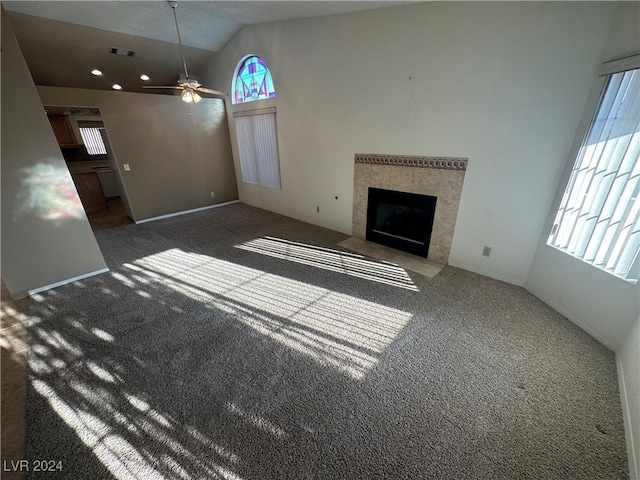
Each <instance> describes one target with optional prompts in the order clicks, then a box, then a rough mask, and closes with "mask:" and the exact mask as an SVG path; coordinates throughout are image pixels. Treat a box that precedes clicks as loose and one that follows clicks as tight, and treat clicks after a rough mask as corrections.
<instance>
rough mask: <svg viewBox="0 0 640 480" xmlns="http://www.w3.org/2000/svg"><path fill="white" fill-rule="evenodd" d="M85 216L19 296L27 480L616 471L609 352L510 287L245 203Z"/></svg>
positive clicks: (608, 474) (617, 439)
mask: <svg viewBox="0 0 640 480" xmlns="http://www.w3.org/2000/svg"><path fill="white" fill-rule="evenodd" d="M96 235H97V238H98V241H99V243H100V246H101V249H102V251H103V253H104V256H105V259H106V260H107V263H108V265H109V267H110V269H111V272H109V273H106V274H103V275H100V276H97V277H93V278H90V279H87V280H83V281H81V282H77V283H75V284H70V285H66V286H64V287H60V288H57V289H55V290H52V291H49V292H46V293H44V294H41V295H39V296H36V297H35V298H34V301H32V308H31V323H30V326H29V336H30V338H29V365H30V375H31V377H30V383H31V386H30V391H29V399H28V417H27V425H28V429H27V456H28V458H29V459H30V460H31V462H32V463H31V467H32V469H31V470H32V471H30V472H29V478H47V479H53V478H65V479H107V478H118V479H139V480H143V479H144V480H147V479H155V478H172V479H173V478H175V479H215V478H219V479H225V480H265V479H292V480H293V479H296V480H301V479H345V480H352V479H403V480H406V479H456V480H457V479H536V480H540V479H554V480H559V479H576V480H585V479H624V478H628V470H627V456H626V453H625V444H624V431H623V426H622V414H621V408H620V400H619V393H618V383H617V377H616V366H615V360H614V354H613V353H612V352H611V351H609V350H607V349H606V348H605V347H603V346H602V345H601V344H599V343H598V342H597V341H595V340H594V339H592V338H591V337H589V336H588V335H587V334H586V333H584V332H583V331H582V330H580V329H579V328H577V327H576V326H574V325H573V324H571V323H570V322H569V321H567V320H566V319H565V318H563V317H562V316H561V315H559V314H558V313H556V312H554V311H553V310H551V309H549V308H548V307H547V306H546V305H544V304H543V303H542V302H540V301H539V300H537V299H536V298H535V297H533V296H532V295H530V294H529V293H527V292H526V291H525V290H523V289H522V288H519V287H515V286H512V285H509V284H505V283H503V282H499V281H496V280H492V279H489V278H486V277H483V276H480V275H476V274H472V273H469V272H466V271H464V270H460V269H456V268H452V267H445V268H444V270H443V271H442V272H441V273H440V274H439V275H437V276H436V277H434V278H426V277H423V276H421V275H419V274H416V273H413V272H406V271H404V270H402V269H401V268H398V267H395V266H393V265H391V264H385V263H383V262H379V261H376V260H372V259H367V258H365V257H362V256H360V255H358V254H354V253H349V252H347V251H346V250H343V249H341V248H340V247H337V244H338V243H339V242H340V241H342V240H344V239H345V238H347V236H346V235H342V234H340V233H336V232H332V231H329V230H326V229H322V228H319V227H315V226H312V225H308V224H304V223H301V222H298V221H295V220H292V219H288V218H285V217H282V216H279V215H276V214H273V213H269V212H265V211H262V210H259V209H256V208H252V207H249V206H246V205H242V204H234V205H229V206H225V207H221V208H217V209H213V210H209V211H206V212H201V213H197V214H193V215H189V216H182V217H174V218H171V219H167V220H162V221H156V222H150V223H146V224H142V225H128V226H124V227H119V228H116V229H111V230H105V231H100V232H97V233H96ZM42 459H48V460H52V461H53V462H49V463H46V464H44V466H45V469H48V470H53V471H49V472H34V471H33V466H34V465H35V463H34V462H35V461H36V460H42ZM41 466H42V465H41Z"/></svg>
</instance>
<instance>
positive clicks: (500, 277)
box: [447, 260, 524, 287]
mask: <svg viewBox="0 0 640 480" xmlns="http://www.w3.org/2000/svg"><path fill="white" fill-rule="evenodd" d="M447 265H451V266H452V267H456V268H461V269H462V270H466V271H468V272H472V273H477V274H478V275H482V276H484V277H489V278H493V279H494V280H498V281H500V282H505V283H509V284H511V285H515V286H516V287H523V286H524V285H523V283H522V281H520V280H518V279H516V278H512V277H507V276H504V275H496V274H495V273H492V272H488V271H485V270H482V269H479V268H474V267H470V266H469V265H464V264H462V263H458V262H456V261H453V262H452V261H451V260H449V262H448V263H447Z"/></svg>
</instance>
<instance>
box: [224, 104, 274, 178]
mask: <svg viewBox="0 0 640 480" xmlns="http://www.w3.org/2000/svg"><path fill="white" fill-rule="evenodd" d="M234 117H235V119H236V131H237V135H238V149H239V155H240V168H241V170H242V181H243V182H246V183H255V184H258V185H264V186H266V187H273V188H280V160H279V158H278V134H277V128H276V112H275V109H272V108H270V109H264V110H252V111H250V112H236V113H235V114H234Z"/></svg>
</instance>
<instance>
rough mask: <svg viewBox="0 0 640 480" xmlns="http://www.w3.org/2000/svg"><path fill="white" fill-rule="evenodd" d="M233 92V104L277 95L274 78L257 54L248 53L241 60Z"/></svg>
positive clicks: (234, 77) (237, 68)
mask: <svg viewBox="0 0 640 480" xmlns="http://www.w3.org/2000/svg"><path fill="white" fill-rule="evenodd" d="M231 92H232V99H231V102H232V103H233V104H236V103H246V102H253V101H254V100H263V99H265V98H272V97H275V96H276V89H275V88H274V87H273V78H271V72H270V71H269V68H268V67H267V64H266V63H265V62H264V60H262V59H261V58H260V57H258V56H257V55H248V56H246V57H244V58H243V59H242V60H240V62H239V63H238V66H237V67H236V73H235V75H234V76H233V85H232V86H231Z"/></svg>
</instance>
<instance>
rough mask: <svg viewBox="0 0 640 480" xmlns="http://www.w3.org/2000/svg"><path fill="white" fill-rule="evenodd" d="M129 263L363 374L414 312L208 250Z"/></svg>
mask: <svg viewBox="0 0 640 480" xmlns="http://www.w3.org/2000/svg"><path fill="white" fill-rule="evenodd" d="M124 267H125V268H128V269H130V270H131V271H132V272H135V273H136V274H137V275H138V276H139V275H141V274H144V273H148V274H149V275H150V276H157V275H161V276H163V277H165V280H164V281H163V283H164V284H165V285H166V286H168V287H169V288H172V289H174V290H175V291H178V292H180V293H182V294H184V295H187V296H190V297H192V298H197V299H199V300H201V301H203V302H206V303H209V304H211V305H212V306H214V307H215V308H218V309H220V310H222V311H225V312H228V313H231V314H233V315H234V316H235V318H237V319H238V321H240V322H242V323H244V324H245V325H247V326H249V327H251V328H252V329H254V330H255V331H257V332H260V333H261V334H263V335H265V336H267V337H269V338H271V339H273V340H276V341H278V342H280V343H282V344H284V345H286V346H288V347H289V348H291V349H293V350H295V351H298V352H301V353H303V354H305V355H308V356H309V357H311V358H313V359H314V360H316V361H318V362H319V363H321V364H324V365H328V366H331V367H334V368H337V369H338V370H340V371H342V372H344V373H347V374H348V375H349V376H350V377H352V378H355V379H359V378H362V377H363V376H364V375H365V373H366V372H367V371H368V370H370V369H371V368H372V367H373V366H374V365H375V364H376V363H377V361H378V357H379V355H380V354H381V353H382V352H383V351H384V349H385V348H386V347H387V346H388V345H389V344H391V342H393V340H394V339H395V338H396V336H397V335H398V333H399V332H400V331H401V330H402V329H403V328H404V326H405V325H406V324H407V322H408V321H409V319H410V318H411V316H412V315H411V314H409V313H407V312H404V311H402V310H398V309H395V308H390V307H387V306H385V305H381V304H378V303H375V302H371V301H367V300H363V299H361V298H356V297H353V296H350V295H346V294H343V293H339V292H335V291H332V290H329V289H326V288H322V287H319V286H316V285H311V284H308V283H304V282H301V281H298V280H293V279H290V278H286V277H282V276H279V275H275V274H272V273H267V272H264V271H261V270H257V269H254V268H249V267H245V266H242V265H238V264H235V263H232V262H228V261H224V260H220V259H216V258H212V257H209V256H206V255H199V254H196V253H190V252H184V251H182V250H179V249H171V250H167V251H164V252H161V253H157V254H154V255H150V256H148V257H144V258H141V259H139V260H136V261H134V262H133V263H131V264H125V265H124Z"/></svg>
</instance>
